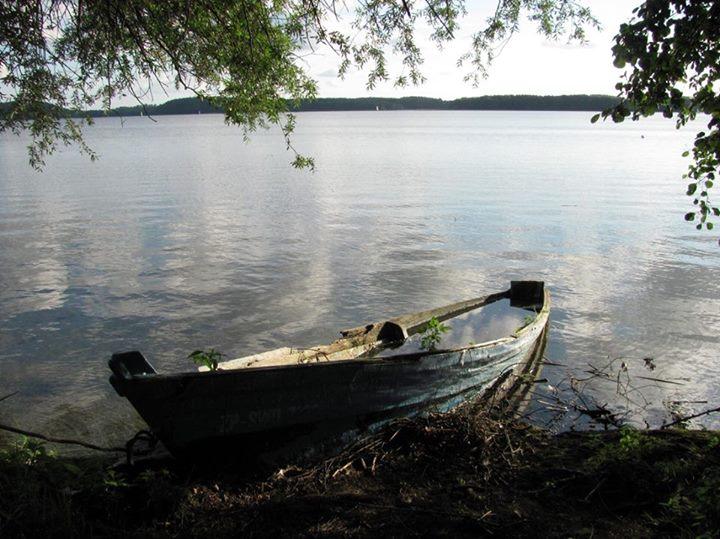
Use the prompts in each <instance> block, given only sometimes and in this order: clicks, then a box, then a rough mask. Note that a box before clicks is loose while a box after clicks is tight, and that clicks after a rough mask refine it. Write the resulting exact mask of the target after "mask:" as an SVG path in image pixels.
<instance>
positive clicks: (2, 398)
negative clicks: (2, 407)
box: [0, 391, 18, 402]
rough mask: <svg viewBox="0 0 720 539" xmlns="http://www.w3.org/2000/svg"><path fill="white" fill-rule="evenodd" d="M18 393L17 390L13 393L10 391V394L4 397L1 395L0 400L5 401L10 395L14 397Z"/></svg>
mask: <svg viewBox="0 0 720 539" xmlns="http://www.w3.org/2000/svg"><path fill="white" fill-rule="evenodd" d="M17 394H18V392H17V391H13V392H12V393H10V394H8V395H5V396H4V397H0V402H2V401H4V400H6V399H9V398H10V397H13V396H15V395H17Z"/></svg>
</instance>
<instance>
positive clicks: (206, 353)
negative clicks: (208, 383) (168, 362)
mask: <svg viewBox="0 0 720 539" xmlns="http://www.w3.org/2000/svg"><path fill="white" fill-rule="evenodd" d="M222 356H223V355H222V354H221V353H220V352H218V351H217V350H215V349H214V348H211V349H210V350H195V351H194V352H193V353H192V354H190V355H189V356H188V359H190V360H192V361H193V363H195V365H197V366H198V367H207V368H208V369H210V370H211V371H216V370H217V368H218V362H219V361H220V359H222Z"/></svg>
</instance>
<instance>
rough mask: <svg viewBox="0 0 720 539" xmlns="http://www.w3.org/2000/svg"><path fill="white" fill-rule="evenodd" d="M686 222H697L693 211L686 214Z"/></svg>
mask: <svg viewBox="0 0 720 539" xmlns="http://www.w3.org/2000/svg"><path fill="white" fill-rule="evenodd" d="M685 220H686V221H694V220H695V212H693V211H691V212H688V213H686V214H685Z"/></svg>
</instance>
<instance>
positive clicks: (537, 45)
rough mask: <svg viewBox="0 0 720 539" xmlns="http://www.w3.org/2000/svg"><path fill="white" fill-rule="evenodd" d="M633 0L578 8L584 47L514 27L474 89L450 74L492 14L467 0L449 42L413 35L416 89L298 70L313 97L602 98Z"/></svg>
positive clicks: (330, 59)
mask: <svg viewBox="0 0 720 539" xmlns="http://www.w3.org/2000/svg"><path fill="white" fill-rule="evenodd" d="M640 2H641V0H586V2H585V4H586V5H587V6H589V7H590V9H591V10H592V11H593V13H594V15H595V17H596V18H597V19H598V20H599V21H600V23H601V25H602V29H601V30H590V31H589V32H588V36H587V38H588V42H587V43H586V44H583V45H581V44H577V43H573V44H568V43H567V42H566V40H565V39H560V40H558V41H553V40H548V39H546V38H543V37H542V36H540V35H539V34H538V33H537V31H536V27H535V25H534V23H533V22H532V21H529V20H523V21H522V22H521V26H520V31H519V32H518V33H517V34H515V35H514V36H513V37H512V39H511V40H510V41H509V43H508V44H507V45H506V46H505V48H504V49H503V50H502V53H501V54H500V55H499V56H497V58H496V59H495V61H494V63H493V64H492V66H491V67H490V69H489V77H488V78H487V79H483V80H481V81H480V84H479V85H478V86H477V87H473V85H472V84H471V83H468V82H464V81H463V75H464V74H465V73H466V71H465V70H464V69H463V68H458V67H457V66H456V63H457V60H458V58H459V57H460V56H461V55H462V54H463V53H464V52H466V51H467V50H468V48H469V45H470V36H471V35H472V33H473V32H474V31H475V30H477V29H479V28H481V27H482V26H483V24H484V22H485V20H486V19H487V17H488V16H490V15H491V14H492V13H493V12H494V9H495V6H496V4H497V0H468V2H467V4H466V6H467V10H468V14H467V15H466V16H465V17H464V18H463V19H461V21H460V31H459V32H458V33H457V39H456V40H455V41H454V42H453V43H451V44H449V45H446V46H445V47H444V49H443V50H442V51H439V50H438V49H437V48H436V46H435V45H434V44H433V43H431V42H430V41H429V39H428V37H427V36H428V35H429V32H427V31H426V29H424V28H422V27H420V28H419V33H418V44H419V45H420V46H421V49H422V50H423V54H424V56H425V63H424V64H423V69H422V71H423V74H424V75H425V77H426V78H427V80H426V82H425V83H424V84H422V85H420V86H408V87H405V88H395V87H394V86H393V84H392V82H387V83H381V84H378V85H377V86H376V87H375V88H374V89H373V90H372V91H368V90H367V89H366V81H367V72H366V71H365V72H363V71H351V73H350V74H349V75H347V76H346V77H345V79H343V80H340V79H338V77H337V68H338V66H339V64H340V60H339V58H338V57H337V56H336V55H335V54H334V53H333V52H332V51H330V50H317V51H316V52H315V53H314V54H311V55H308V56H306V57H305V58H304V60H303V61H304V62H305V64H304V67H305V69H306V70H307V72H308V74H309V75H310V76H311V77H312V78H313V79H315V80H316V81H317V83H318V90H319V91H318V95H319V97H370V96H372V97H402V96H426V97H437V98H442V99H456V98H459V97H471V96H481V95H502V94H535V95H562V94H609V95H614V94H615V93H616V91H615V89H614V87H615V84H616V83H617V82H618V79H619V76H620V74H621V71H620V70H618V69H616V68H614V67H613V59H612V53H611V47H612V45H613V38H614V36H615V34H616V33H617V30H618V28H619V26H620V24H621V23H622V22H625V21H628V20H629V19H630V18H631V14H632V13H631V12H632V10H633V8H635V7H636V6H637V5H639V4H640ZM346 28H347V27H346ZM388 65H389V71H390V74H391V76H392V75H393V74H398V73H399V72H400V66H401V62H400V59H398V58H392V57H389V63H388ZM153 94H154V95H153V99H152V102H154V103H162V102H165V101H167V100H169V99H174V98H178V97H186V96H189V95H191V94H189V93H188V92H181V91H176V90H173V89H172V88H171V89H169V91H168V92H167V93H163V92H162V91H157V89H156V90H155V91H154V92H153ZM134 104H135V101H134V100H133V99H132V98H131V97H127V98H122V99H118V100H116V101H115V103H114V104H113V105H114V106H119V105H134Z"/></svg>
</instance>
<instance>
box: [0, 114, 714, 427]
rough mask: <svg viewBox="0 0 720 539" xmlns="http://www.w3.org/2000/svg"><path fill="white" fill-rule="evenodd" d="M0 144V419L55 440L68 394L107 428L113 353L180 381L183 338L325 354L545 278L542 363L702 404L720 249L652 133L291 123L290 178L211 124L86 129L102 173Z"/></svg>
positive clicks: (16, 144)
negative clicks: (681, 381)
mask: <svg viewBox="0 0 720 539" xmlns="http://www.w3.org/2000/svg"><path fill="white" fill-rule="evenodd" d="M641 134H644V135H645V138H644V139H643V138H641V137H640V135H641ZM0 137H1V138H0V170H1V171H2V173H0V253H1V254H0V305H1V307H2V311H1V312H2V316H1V318H0V395H1V394H5V393H9V392H10V391H14V390H20V394H19V395H18V396H16V397H13V398H11V399H9V400H7V401H5V402H3V403H2V405H0V414H2V415H3V416H5V417H6V418H11V419H12V420H13V421H16V422H18V423H22V424H23V425H25V426H28V427H44V426H46V425H44V423H45V422H47V421H52V418H55V417H60V416H61V415H62V417H63V418H64V419H63V421H62V423H63V428H64V429H66V428H67V426H68V425H67V424H68V422H72V419H71V418H72V417H73V414H69V413H67V410H68V406H70V405H71V404H72V406H73V408H72V409H73V410H75V409H76V408H77V407H80V409H87V410H113V412H112V414H111V415H108V416H107V417H108V418H109V417H113V418H114V419H112V420H111V421H110V420H108V424H109V423H112V424H113V425H114V427H112V429H111V430H112V431H113V432H114V433H115V435H117V436H118V437H121V436H123V435H125V434H126V432H123V428H118V425H122V424H123V421H122V420H121V417H122V416H123V414H124V415H125V416H126V417H127V418H128V421H131V420H132V417H133V415H132V414H133V412H132V411H131V408H130V407H129V406H127V405H126V404H125V403H124V402H121V401H119V400H117V399H116V398H115V397H114V395H113V394H112V393H111V390H110V388H109V386H108V384H107V382H106V378H107V368H106V360H107V358H108V357H109V356H110V354H111V353H112V352H114V351H118V350H127V349H133V348H137V349H141V350H142V351H143V352H144V353H145V354H146V355H147V356H148V357H149V358H150V359H151V361H152V362H153V364H155V366H156V367H158V368H159V369H162V370H166V371H178V370H183V369H186V368H188V367H190V365H189V364H188V363H187V362H186V360H185V358H186V356H187V353H188V351H190V350H193V349H196V348H200V347H205V348H207V347H211V346H212V347H215V348H216V349H219V350H221V351H223V352H224V353H225V354H227V355H228V356H242V355H246V354H251V353H255V352H259V351H262V350H265V349H268V348H273V347H276V346H280V345H285V344H292V345H297V346H306V345H311V344H315V343H318V342H327V341H330V340H332V339H334V338H335V337H336V336H337V334H336V331H337V330H339V329H341V328H345V327H353V326H357V325H358V324H360V323H363V322H368V321H372V320H379V319H383V318H389V317H392V316H396V315H398V314H402V313H404V312H413V311H418V310H421V309H426V308H428V307H430V306H433V305H442V304H447V303H451V302H453V301H457V300H461V299H465V298H468V297H476V296H480V295H483V294H485V293H489V292H492V291H497V290H504V289H506V288H507V286H508V283H509V281H510V280H511V279H542V280H545V281H546V282H547V285H548V287H549V288H550V290H551V293H552V296H553V306H552V313H551V320H552V322H551V323H552V327H551V335H550V341H549V349H548V357H550V358H551V359H553V360H554V361H556V362H558V363H563V364H568V363H569V364H571V365H572V366H574V367H576V368H577V369H578V370H582V368H583V366H584V365H586V364H587V362H594V361H596V360H597V359H598V358H611V357H616V356H627V357H633V358H638V361H640V360H641V358H643V357H646V356H652V357H654V358H656V360H657V365H658V367H657V371H656V375H657V377H658V378H664V377H668V378H676V377H682V378H688V379H689V382H687V385H685V386H677V387H675V386H672V387H667V386H659V387H658V388H655V389H653V395H651V399H652V400H653V402H654V406H656V407H657V408H658V410H659V409H661V408H662V406H663V405H662V401H663V400H666V399H669V398H674V396H675V395H677V394H680V393H681V394H682V395H683V397H684V398H686V399H688V400H709V401H711V402H715V401H717V400H718V399H720V393H719V392H718V389H717V388H718V387H720V385H719V384H718V375H717V369H716V368H715V366H716V363H717V359H718V358H717V351H718V349H719V347H718V344H719V341H720V338H719V337H718V336H719V335H720V318H719V317H720V315H719V314H718V313H720V309H719V308H718V307H720V305H719V302H720V283H719V282H718V280H717V279H716V278H715V274H716V273H717V270H718V266H720V253H719V252H718V249H717V247H716V246H715V241H716V240H715V238H713V237H711V236H709V235H707V234H699V233H698V234H694V233H693V231H692V230H690V229H688V227H687V226H686V225H685V223H684V222H683V221H682V215H681V214H682V208H683V207H684V205H685V204H686V200H685V196H684V194H683V189H682V186H681V185H679V183H678V178H679V177H680V175H681V174H682V172H683V169H684V166H685V163H684V161H683V160H682V158H681V157H680V154H681V152H682V151H683V150H684V149H685V148H686V147H687V146H688V145H689V144H691V138H692V133H691V131H688V132H687V135H683V133H682V132H681V133H677V132H675V131H674V129H673V128H672V126H671V125H670V124H668V123H666V122H663V121H662V120H657V121H655V120H649V121H646V122H644V123H641V124H627V125H625V124H623V125H621V126H610V125H603V126H598V125H595V126H591V125H590V124H589V123H588V118H587V115H585V114H582V113H560V114H555V113H445V112H442V113H441V112H438V113H400V112H398V113H387V114H386V113H380V114H374V113H352V114H350V113H342V114H340V113H337V114H333V113H328V114H326V113H312V114H303V115H301V117H300V121H299V127H298V135H297V140H296V143H297V146H298V147H299V148H302V151H304V152H306V153H309V154H312V155H314V156H315V157H316V160H317V163H318V171H317V172H316V173H315V174H310V173H305V172H297V171H294V170H291V169H290V168H289V167H288V166H287V161H288V159H289V156H288V155H287V153H286V152H285V149H284V147H283V145H282V143H281V138H280V137H278V136H277V134H276V133H258V134H257V135H256V136H254V137H253V140H252V141H251V142H250V143H249V144H245V143H243V141H242V136H241V134H240V133H239V132H238V131H237V130H235V129H233V128H231V127H228V126H225V125H223V123H222V118H221V117H219V116H202V117H162V118H160V119H159V122H158V123H157V124H154V123H152V122H148V121H146V120H143V119H141V118H131V119H128V120H126V122H125V124H124V126H121V125H120V123H119V122H118V121H116V120H114V119H106V120H100V121H98V122H97V125H96V127H94V128H93V129H92V130H91V131H90V132H89V133H88V137H89V140H90V142H91V144H92V145H93V147H94V148H96V149H97V150H98V151H99V152H100V154H101V156H102V157H101V160H100V161H99V162H97V163H94V164H91V163H89V162H87V161H86V160H85V158H83V157H80V156H78V155H77V154H76V153H75V152H74V151H72V150H63V151H62V152H61V153H60V154H59V155H56V156H54V157H53V158H51V159H50V160H49V162H48V167H47V169H46V172H45V173H44V174H42V175H40V174H37V173H34V172H32V171H31V170H29V168H28V167H27V164H26V155H25V141H23V140H18V139H15V138H13V137H10V136H7V135H2V136H0ZM684 137H685V138H684ZM630 363H631V364H632V365H634V363H633V362H630ZM631 368H634V367H631ZM638 368H642V365H640V366H639V367H638ZM545 375H546V376H547V377H548V378H549V379H550V380H551V381H552V378H553V377H554V376H560V374H555V373H554V372H553V368H548V369H547V371H546V373H545ZM598 391H599V393H600V397H601V398H605V399H607V400H610V399H612V398H613V394H612V389H602V388H601V389H599V390H598ZM101 403H106V404H101ZM83 407H84V408H83ZM61 410H63V412H62V413H61V412H60V411H61ZM104 413H105V412H103V414H104ZM103 414H100V415H101V416H102V415H103ZM96 415H97V414H96ZM90 416H91V414H89V413H81V412H77V415H76V416H75V417H76V418H77V419H76V420H77V421H78V424H79V425H80V424H84V423H85V422H87V418H88V417H90ZM708 420H710V418H708ZM102 421H103V420H102V417H101V419H100V423H101V424H99V425H97V426H96V427H94V428H95V430H97V431H98V432H102V434H103V435H106V434H107V430H108V428H104V427H103V426H102ZM78 428H80V427H78ZM82 428H83V429H85V428H88V427H87V425H85V426H82ZM126 430H128V431H129V430H131V428H130V427H128V428H127V429H126Z"/></svg>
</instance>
